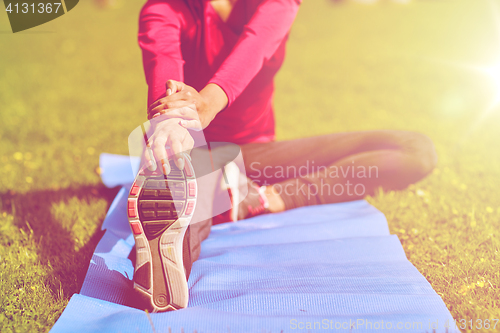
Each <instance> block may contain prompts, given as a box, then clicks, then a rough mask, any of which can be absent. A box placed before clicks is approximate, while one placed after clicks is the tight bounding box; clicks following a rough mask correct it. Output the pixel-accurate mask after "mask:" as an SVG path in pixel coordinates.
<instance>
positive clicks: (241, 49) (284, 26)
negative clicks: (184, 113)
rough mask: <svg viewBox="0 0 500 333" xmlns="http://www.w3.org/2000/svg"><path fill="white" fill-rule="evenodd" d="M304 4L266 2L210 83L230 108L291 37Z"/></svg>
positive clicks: (286, 0)
mask: <svg viewBox="0 0 500 333" xmlns="http://www.w3.org/2000/svg"><path fill="white" fill-rule="evenodd" d="M301 2H302V0H264V1H263V2H262V3H261V4H260V5H259V6H258V8H257V10H256V11H255V13H254V15H253V16H252V18H251V19H250V21H249V22H248V24H247V25H245V27H244V28H243V33H242V34H241V36H240V37H239V39H238V41H237V43H236V45H235V46H234V48H233V50H232V51H231V53H230V55H229V56H228V57H227V58H226V60H225V61H224V62H223V63H222V65H221V67H220V68H219V70H218V71H217V72H216V73H215V75H214V76H213V78H212V79H211V80H210V82H209V83H215V84H217V85H219V86H220V87H221V88H222V89H223V90H224V91H225V92H226V95H227V97H228V100H229V102H228V106H229V105H231V103H232V102H233V101H234V100H235V99H236V98H237V97H238V96H239V95H240V94H241V93H242V92H243V90H244V89H245V88H246V87H247V86H248V84H249V83H250V82H251V81H252V79H253V78H254V77H255V76H256V75H257V73H258V72H259V71H260V70H261V68H262V66H263V64H264V63H265V62H266V61H267V60H269V59H270V58H271V57H272V56H273V54H274V53H275V52H276V50H277V49H278V47H279V46H280V44H281V43H282V42H283V39H284V38H285V37H286V36H287V34H288V32H289V31H290V28H291V26H292V23H293V21H294V20H295V16H296V15H297V11H298V10H299V5H300V3H301Z"/></svg>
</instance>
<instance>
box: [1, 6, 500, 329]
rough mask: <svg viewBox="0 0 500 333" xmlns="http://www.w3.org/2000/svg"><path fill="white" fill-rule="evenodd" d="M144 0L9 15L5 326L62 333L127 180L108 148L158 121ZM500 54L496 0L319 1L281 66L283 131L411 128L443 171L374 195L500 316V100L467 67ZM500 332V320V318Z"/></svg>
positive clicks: (457, 312)
mask: <svg viewBox="0 0 500 333" xmlns="http://www.w3.org/2000/svg"><path fill="white" fill-rule="evenodd" d="M140 5H141V4H140V3H139V2H133V1H123V2H122V6H121V7H119V8H116V9H114V10H104V11H103V10H99V9H97V8H96V7H94V6H93V5H92V3H91V2H82V1H81V2H80V4H79V5H78V7H77V8H75V9H74V10H73V11H71V12H70V13H69V14H67V15H65V16H63V17H62V18H60V19H58V20H55V21H53V22H50V23H48V24H46V25H43V26H40V27H37V28H35V29H32V30H28V31H26V32H22V33H19V34H15V35H14V34H10V33H8V31H10V27H9V26H8V22H7V17H6V15H5V14H0V161H1V162H0V266H1V268H0V331H1V332H27V331H48V330H49V329H50V327H51V326H52V325H53V324H54V322H55V321H56V320H57V318H58V316H59V315H60V313H61V312H62V310H63V309H64V306H65V305H66V304H67V302H68V300H69V298H70V297H71V295H72V294H73V293H75V292H78V291H79V287H80V286H81V283H82V281H83V278H84V275H85V271H86V269H87V266H88V263H89V260H90V257H91V254H92V251H93V249H94V247H95V245H96V242H97V241H98V240H99V237H100V236H101V232H100V224H101V223H102V220H103V218H104V216H105V213H106V211H107V209H108V207H109V204H110V202H111V200H112V198H113V197H114V195H115V194H116V190H108V189H105V188H104V187H103V186H102V185H100V180H99V176H98V174H97V172H96V169H97V166H98V156H99V154H100V153H101V152H110V153H118V154H126V153H127V152H128V148H127V136H128V134H129V133H130V131H131V130H132V129H134V128H135V127H136V126H137V125H138V124H139V123H141V122H142V121H143V120H144V114H145V108H144V106H145V102H146V86H145V83H144V77H143V74H142V68H141V59H140V52H139V49H138V47H137V45H136V44H137V43H136V30H137V15H138V11H139V8H140ZM497 59H500V39H499V36H497V35H496V32H495V26H494V16H493V15H492V12H491V8H490V7H489V4H488V2H486V1H474V0H455V1H451V0H447V1H415V2H414V3H412V4H411V5H408V6H403V5H396V4H393V3H389V2H382V3H381V4H380V5H378V6H362V5H356V4H353V3H344V4H341V5H333V4H331V3H330V2H328V1H304V4H303V6H302V9H301V11H300V13H299V16H298V18H297V21H296V23H295V25H294V28H293V30H292V34H291V37H290V41H289V45H288V55H287V60H286V62H285V65H284V67H283V69H282V70H281V72H280V73H279V75H278V77H277V80H276V81H277V92H276V114H277V124H278V125H277V131H278V138H279V139H281V140H282V139H291V138H296V137H304V136H311V135H317V134H324V133H330V132H338V131H357V130H372V129H405V130H413V131H419V132H422V133H425V134H427V135H428V136H430V137H431V138H432V139H433V141H434V143H435V145H436V149H437V151H438V154H439V164H438V167H437V169H436V170H435V172H434V173H433V174H432V175H431V176H429V177H428V178H426V179H425V180H424V181H422V182H420V183H418V184H416V185H414V186H411V187H410V188H409V189H407V190H405V191H401V192H385V193H379V194H378V195H376V196H374V197H371V198H369V201H370V202H371V203H372V204H373V205H375V206H376V207H377V208H378V209H380V210H381V211H382V212H384V213H385V215H386V216H387V219H388V221H389V226H390V230H391V232H392V233H394V234H397V235H398V236H399V238H400V240H401V242H402V244H403V246H404V248H405V251H406V253H407V256H408V258H409V260H410V261H411V262H412V263H413V264H414V265H415V266H416V267H417V268H418V269H419V271H420V272H421V273H422V274H423V275H424V276H425V277H426V278H427V279H428V280H429V282H430V283H431V284H432V286H433V288H434V289H435V290H436V291H437V292H438V293H439V294H440V295H441V296H442V298H443V300H444V301H445V303H446V305H447V306H448V308H449V309H450V311H451V313H452V315H453V316H454V318H456V319H461V318H464V319H477V318H480V319H486V318H490V319H492V318H500V310H499V308H500V306H499V305H500V304H499V303H500V300H499V299H498V293H499V281H500V276H499V275H500V273H499V271H500V254H499V247H500V242H499V238H498V233H497V231H498V229H499V226H500V192H499V191H498V187H499V185H500V149H499V148H500V144H499V142H500V127H499V124H500V109H498V108H497V109H495V110H494V111H493V112H492V113H491V114H490V115H489V116H488V117H486V118H485V119H484V120H483V121H481V122H477V120H478V119H479V118H480V115H481V114H482V112H483V111H484V110H485V109H486V107H487V105H488V103H490V102H491V100H492V98H493V97H494V94H495V93H496V91H495V87H494V85H493V84H492V81H491V80H490V81H489V80H488V79H487V77H485V76H482V75H479V74H477V73H475V72H472V71H468V70H464V69H461V68H460V67H457V66H454V65H452V64H451V63H452V62H455V63H471V64H478V65H487V64H491V63H493V62H495V61H496V60H497ZM499 331H500V330H499Z"/></svg>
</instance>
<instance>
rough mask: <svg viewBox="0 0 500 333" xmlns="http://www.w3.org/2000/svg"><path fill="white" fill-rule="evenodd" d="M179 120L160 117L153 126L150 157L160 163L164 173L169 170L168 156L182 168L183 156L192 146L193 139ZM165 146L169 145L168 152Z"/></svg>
mask: <svg viewBox="0 0 500 333" xmlns="http://www.w3.org/2000/svg"><path fill="white" fill-rule="evenodd" d="M181 120H182V119H179V118H174V119H162V121H161V122H158V123H157V124H156V127H155V133H154V135H153V144H152V147H151V148H152V152H153V154H154V156H153V157H152V159H156V161H159V162H160V163H161V166H162V169H163V173H164V174H165V175H168V174H169V173H170V170H171V166H170V164H169V162H168V158H169V157H170V158H173V160H174V163H175V165H176V166H177V167H178V168H179V169H181V170H182V169H184V166H185V160H184V156H185V154H186V153H187V154H189V151H190V150H191V149H192V148H193V146H194V140H193V138H192V137H191V135H190V134H189V132H188V131H187V130H186V128H184V127H182V126H181V125H180V124H179V122H180V121H181ZM166 146H169V150H170V152H168V153H167V149H166ZM147 149H148V148H146V150H147ZM146 154H147V153H146ZM146 159H147V157H146ZM150 159H151V158H150Z"/></svg>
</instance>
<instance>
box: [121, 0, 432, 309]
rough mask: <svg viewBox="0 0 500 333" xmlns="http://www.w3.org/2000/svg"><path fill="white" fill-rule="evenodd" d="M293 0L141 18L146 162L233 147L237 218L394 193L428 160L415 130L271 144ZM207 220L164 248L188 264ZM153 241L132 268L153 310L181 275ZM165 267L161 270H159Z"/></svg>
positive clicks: (168, 1) (178, 300) (245, 1)
mask: <svg viewBox="0 0 500 333" xmlns="http://www.w3.org/2000/svg"><path fill="white" fill-rule="evenodd" d="M300 2H301V1H300V0H212V1H209V0H149V1H148V2H147V3H146V4H145V6H144V8H143V9H142V12H141V15H140V30H139V45H140V47H141V49H142V52H143V64H144V70H145V73H146V80H147V83H148V86H149V93H148V105H149V108H148V118H149V119H152V118H155V124H156V125H155V129H154V134H153V135H152V136H151V137H150V138H149V144H150V145H151V148H152V151H153V154H154V157H155V159H156V160H157V161H161V167H162V168H163V169H162V170H163V173H164V174H168V173H169V172H170V169H171V168H174V167H175V166H176V167H177V168H179V169H180V170H183V169H184V168H185V167H186V168H191V165H190V162H189V161H188V160H185V159H183V158H182V157H181V156H182V152H184V151H188V150H190V149H191V148H192V147H193V145H195V144H196V145H201V144H202V143H199V142H198V143H197V141H203V140H204V139H205V140H206V141H207V142H211V141H219V142H231V143H235V144H238V145H239V146H240V148H241V152H242V155H243V160H244V165H245V170H246V176H248V177H249V178H250V179H252V180H253V181H249V183H248V184H249V185H250V186H249V187H248V189H249V195H248V196H247V197H246V198H245V200H243V201H242V202H241V203H240V204H239V205H233V211H232V213H233V214H232V216H233V220H235V219H243V218H247V217H250V216H253V215H256V214H261V213H274V212H280V211H283V210H288V209H292V208H296V207H300V206H306V205H316V204H323V203H334V202H341V201H348V200H355V199H360V198H363V197H364V196H366V195H368V194H371V193H373V192H374V191H375V190H376V189H377V188H378V187H382V188H384V189H402V188H405V187H406V186H408V185H409V184H411V183H413V182H416V181H418V180H420V179H422V178H423V177H425V176H426V175H427V174H428V173H429V172H431V170H432V169H433V168H434V166H435V164H436V160H437V159H436V153H435V151H434V147H433V144H432V142H431V141H430V139H428V138H427V137H426V136H423V135H421V134H417V133H411V132H402V131H371V132H355V133H335V134H330V135H325V136H320V137H311V138H302V139H296V140H291V141H281V142H280V141H274V140H275V132H274V128H275V124H274V114H273V106H272V99H273V93H274V82H273V80H274V76H275V74H276V73H277V71H278V70H279V68H280V67H281V65H282V63H283V60H284V56H285V44H286V40H287V37H288V33H289V30H290V28H291V25H292V23H293V21H294V19H295V16H296V14H297V11H298V8H299V4H300ZM308 111H309V110H308ZM200 130H202V132H196V131H200ZM201 133H203V135H204V139H203V138H200V134H201ZM166 146H170V147H171V149H172V151H173V154H174V155H171V156H169V157H172V156H175V157H174V158H173V162H174V163H175V166H174V165H170V164H169V163H168V158H169V157H167V152H166V149H165V147H166ZM185 163H187V164H188V165H187V166H186V165H185ZM143 176H144V177H145V179H146V178H147V177H148V175H147V174H143ZM149 176H151V175H149ZM186 184H187V183H186ZM266 185H270V186H266ZM186 186H187V185H186ZM233 190H234V189H233ZM141 193H142V192H141ZM138 200H141V198H139V197H138ZM141 205H142V203H141ZM153 215H154V213H153ZM179 219H181V218H180V217H179ZM141 222H143V221H141ZM131 223H132V222H131ZM211 223H212V221H210V220H207V221H206V223H198V224H196V226H193V227H192V228H191V234H190V238H191V239H190V242H189V244H188V242H187V241H185V239H184V238H183V237H184V233H183V232H180V233H178V235H177V236H176V237H177V238H175V242H174V241H172V244H174V243H175V244H177V245H175V246H174V245H172V247H171V248H172V251H174V252H175V253H176V254H180V253H182V252H184V257H183V260H182V261H183V262H184V266H183V267H184V269H185V270H187V271H189V266H190V264H191V262H192V260H196V258H197V256H198V254H199V243H200V242H201V241H202V240H203V239H204V238H206V237H207V235H208V232H209V229H210V225H211ZM143 225H144V224H143ZM165 228H166V227H165ZM169 228H170V227H169ZM169 230H171V229H165V231H164V233H165V234H166V233H168V232H169ZM140 231H141V230H138V232H139V234H140ZM138 237H139V236H136V244H137V240H138ZM160 237H163V236H161V235H160V236H157V238H158V239H160ZM150 238H152V237H149V238H147V242H146V243H148V244H149V247H148V246H146V248H147V249H148V250H149V252H148V253H149V254H150V255H149V257H148V258H150V259H147V260H146V259H144V260H142V261H141V263H136V274H135V275H136V276H138V277H139V280H140V281H138V280H137V279H136V276H134V280H135V282H136V284H135V285H136V289H138V290H139V291H141V292H142V294H143V295H145V296H146V297H147V298H148V300H149V301H150V302H151V304H152V306H153V309H154V310H156V311H162V310H170V309H176V308H181V307H184V306H186V305H187V286H186V278H187V276H185V275H183V273H179V272H180V271H181V270H180V267H181V266H176V267H175V269H174V268H168V267H167V266H168V264H166V262H167V261H168V260H166V259H165V258H167V256H166V255H165V254H162V252H161V250H162V249H163V248H165V246H164V247H163V248H161V246H160V247H158V246H159V245H158V244H159V243H158V242H159V241H158V240H157V241H156V243H155V242H154V241H153V240H151V239H150ZM144 239H146V238H144ZM162 239H163V238H162ZM182 240H184V250H182V249H181V248H180V246H182ZM143 243H144V242H143ZM160 243H161V242H160ZM162 244H163V243H162ZM186 244H188V245H189V246H188V245H186ZM137 251H138V253H139V249H138V250H137ZM143 252H144V251H143ZM189 252H190V254H191V259H187V256H188V253H189ZM157 257H160V258H161V259H158V258H157ZM178 258H179V257H178ZM167 259H168V258H167ZM180 261H181V260H177V262H180ZM145 262H146V264H145ZM155 263H156V264H155ZM155 266H156V267H155ZM161 268H162V271H163V272H162V273H163V275H162V274H160V273H158V272H159V270H160V269H161ZM144 272H147V273H144ZM155 272H156V273H155ZM137 273H140V274H137ZM179 274H180V275H179ZM187 275H188V274H187ZM164 285H166V286H167V287H166V288H165V286H164ZM145 286H146V287H145ZM179 288H180V289H182V292H179V291H178V290H180V289H179ZM160 289H161V292H158V291H157V290H160Z"/></svg>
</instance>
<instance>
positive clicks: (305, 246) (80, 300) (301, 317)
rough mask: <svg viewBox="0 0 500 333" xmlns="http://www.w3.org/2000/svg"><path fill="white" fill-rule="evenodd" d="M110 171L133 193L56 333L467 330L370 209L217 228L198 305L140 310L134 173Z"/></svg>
mask: <svg viewBox="0 0 500 333" xmlns="http://www.w3.org/2000/svg"><path fill="white" fill-rule="evenodd" d="M100 162H101V169H102V170H103V173H102V178H103V182H104V184H106V185H107V186H116V185H119V184H120V185H122V186H123V187H122V189H121V190H120V192H119V193H118V195H117V196H116V198H115V200H114V202H113V203H112V205H111V207H110V209H109V212H108V214H107V216H106V218H105V220H104V223H103V226H102V229H103V230H106V232H105V233H104V236H103V238H102V239H101V241H100V242H99V244H98V245H97V248H96V250H95V252H94V255H93V257H92V260H91V262H90V266H89V269H88V272H87V275H86V277H85V281H84V283H83V286H82V289H81V291H80V294H75V295H73V297H72V298H71V300H70V302H69V304H68V306H67V307H66V309H65V310H64V312H63V313H62V315H61V317H60V318H59V320H58V321H57V323H56V324H55V325H54V327H53V328H52V330H51V332H52V333H59V332H86V333H88V332H123V333H125V332H135V333H137V332H141V333H146V332H158V333H160V332H168V333H170V332H172V333H175V332H185V333H188V332H189V333H191V332H197V333H203V332H207V333H215V332H221V333H222V332H225V333H236V332H256V333H260V332H266V333H269V332H325V331H335V332H352V331H354V332H380V331H394V330H398V331H401V332H433V331H435V332H459V330H458V329H456V328H455V326H454V321H453V318H452V316H451V315H450V313H449V312H448V309H447V308H446V306H445V304H444V303H443V301H442V300H441V298H440V297H439V296H438V295H437V294H436V293H435V292H434V290H433V289H432V287H431V286H430V284H429V283H428V282H427V280H426V279H425V278H424V277H423V276H422V275H421V274H420V273H419V272H418V270H417V269H416V268H415V267H414V266H413V265H412V264H411V263H410V262H409V261H408V260H407V259H406V256H405V253H404V251H403V248H402V246H401V244H400V242H399V240H398V238H397V236H395V235H390V234H389V229H388V226H387V221H386V219H385V216H384V215H383V214H382V213H381V212H379V211H378V210H377V209H375V208H374V207H373V206H371V205H370V204H368V203H367V202H366V201H364V200H360V201H353V202H347V203H341V204H333V205H322V206H314V207H303V208H298V209H294V210H290V211H287V212H284V213H280V214H269V215H262V216H259V217H255V218H251V219H247V220H243V221H240V222H237V223H225V224H220V225H217V226H214V227H212V231H211V234H210V236H209V237H208V239H206V240H205V241H204V242H203V243H202V247H201V254H200V258H199V260H197V261H196V262H195V263H194V264H193V268H192V271H191V276H190V277H189V281H188V285H189V295H190V299H189V305H188V307H187V308H186V309H182V310H179V311H175V312H166V313H153V314H149V315H148V314H146V312H144V311H141V310H138V309H135V308H133V307H132V306H133V304H132V300H131V295H132V291H133V282H132V277H133V273H134V267H133V266H132V263H131V261H130V260H129V259H128V256H129V254H130V251H131V250H132V247H133V245H134V238H133V237H132V234H131V231H130V229H129V225H128V222H127V216H126V204H127V193H128V186H127V183H131V182H132V181H133V174H132V168H131V166H130V161H129V159H128V157H123V156H117V155H109V154H106V155H105V154H103V155H102V156H101V161H100ZM134 163H138V161H135V160H134ZM446 326H451V327H446Z"/></svg>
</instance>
